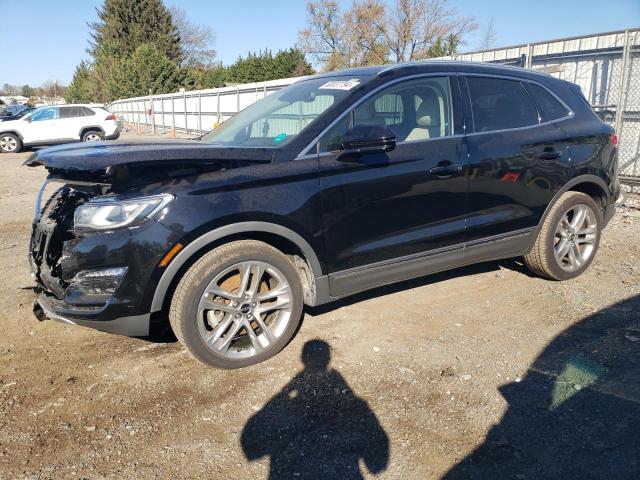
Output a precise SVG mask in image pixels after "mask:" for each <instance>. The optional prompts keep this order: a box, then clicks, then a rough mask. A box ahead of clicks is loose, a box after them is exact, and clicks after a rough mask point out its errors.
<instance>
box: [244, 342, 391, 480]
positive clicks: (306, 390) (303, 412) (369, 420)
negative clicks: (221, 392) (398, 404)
mask: <svg viewBox="0 0 640 480" xmlns="http://www.w3.org/2000/svg"><path fill="white" fill-rule="evenodd" d="M330 359H331V354H330V348H329V345H328V344H327V343H326V342H323V341H321V340H311V341H308V342H307V343H306V344H305V345H304V348H303V351H302V361H303V363H304V369H303V370H302V371H301V372H299V373H298V374H297V375H296V376H295V377H294V378H293V379H292V380H291V381H290V382H289V383H288V384H287V385H286V386H285V387H284V388H283V389H282V390H281V391H280V392H279V393H278V394H277V395H276V396H274V397H273V398H272V399H271V400H269V402H268V403H267V404H266V405H265V406H264V407H263V408H262V409H261V410H260V411H259V412H258V413H256V414H255V415H254V416H253V417H251V418H250V419H249V420H248V422H247V424H246V425H245V427H244V430H243V431H242V437H241V443H242V448H243V450H244V454H245V456H246V458H247V459H248V460H256V459H259V458H262V457H269V458H270V469H269V480H279V479H293V478H300V479H309V478H313V479H318V478H322V479H324V480H331V479H336V480H337V479H341V480H351V479H361V478H363V477H362V473H361V471H360V468H361V467H360V463H361V462H362V463H363V465H364V467H363V468H366V469H367V470H368V471H369V472H371V473H374V474H377V473H380V472H382V471H384V470H386V468H387V464H388V462H389V438H388V437H387V434H386V433H385V431H384V429H383V428H382V427H381V425H380V423H379V422H378V419H377V418H376V415H375V414H374V413H373V411H372V410H371V409H370V408H369V406H368V404H367V402H365V401H364V400H362V399H361V398H358V396H357V395H356V394H355V392H354V391H353V390H352V389H351V387H350V386H349V384H348V383H347V382H346V380H345V379H344V378H343V377H342V375H340V373H339V372H338V371H337V370H334V369H332V368H329V362H330Z"/></svg>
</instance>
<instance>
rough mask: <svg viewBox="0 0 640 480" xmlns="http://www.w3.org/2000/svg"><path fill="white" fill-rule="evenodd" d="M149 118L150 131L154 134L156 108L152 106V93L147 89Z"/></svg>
mask: <svg viewBox="0 0 640 480" xmlns="http://www.w3.org/2000/svg"><path fill="white" fill-rule="evenodd" d="M149 118H150V120H151V133H152V134H153V135H155V134H156V109H155V108H154V106H153V95H152V94H151V89H149Z"/></svg>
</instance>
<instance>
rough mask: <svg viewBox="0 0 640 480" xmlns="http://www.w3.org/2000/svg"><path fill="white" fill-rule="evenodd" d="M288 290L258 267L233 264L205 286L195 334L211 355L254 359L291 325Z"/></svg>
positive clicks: (275, 273)
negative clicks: (253, 357) (252, 357)
mask: <svg viewBox="0 0 640 480" xmlns="http://www.w3.org/2000/svg"><path fill="white" fill-rule="evenodd" d="M291 296H292V294H291V286H290V285H289V283H288V282H287V280H286V278H285V276H284V275H283V274H282V272H280V271H279V270H278V269H277V268H276V267H274V266H273V265H270V264H269V263H266V262H261V261H253V260H252V261H245V262H241V263H237V264H234V265H232V266H230V267H228V268H226V269H225V270H223V271H222V272H221V273H219V274H217V275H216V276H215V278H214V279H213V280H212V281H211V282H210V283H209V285H208V286H207V288H206V289H205V291H204V292H203V294H202V296H201V298H200V302H199V305H198V311H197V318H196V322H197V327H198V333H199V334H200V337H201V339H202V340H203V341H204V343H205V344H206V346H207V347H208V348H209V349H210V350H211V351H212V352H213V353H215V354H217V355H221V356H224V357H226V358H230V359H240V358H247V357H251V356H254V355H257V354H259V353H261V352H263V351H264V350H266V349H268V348H269V347H270V346H271V345H273V344H274V343H275V342H276V341H277V340H278V338H279V337H280V336H281V335H282V334H283V333H284V331H285V330H286V328H287V325H288V324H289V322H290V320H291V307H292V304H291Z"/></svg>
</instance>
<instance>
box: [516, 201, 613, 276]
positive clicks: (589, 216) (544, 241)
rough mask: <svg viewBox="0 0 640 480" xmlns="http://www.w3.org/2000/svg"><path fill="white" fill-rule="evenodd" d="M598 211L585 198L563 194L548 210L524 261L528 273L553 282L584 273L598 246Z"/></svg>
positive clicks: (600, 225) (596, 206) (600, 213)
mask: <svg viewBox="0 0 640 480" xmlns="http://www.w3.org/2000/svg"><path fill="white" fill-rule="evenodd" d="M601 230H602V209H600V208H599V207H598V205H597V204H596V202H595V201H594V200H593V198H591V197H590V196H589V195H586V194H584V193H581V192H567V193H565V194H563V195H562V196H561V197H560V198H559V199H558V201H557V202H556V204H555V205H554V206H553V207H551V210H550V211H549V214H548V215H547V218H546V219H545V220H544V222H543V224H542V227H541V228H540V231H539V232H538V237H537V238H536V242H535V244H534V245H533V248H532V249H531V251H530V252H529V253H528V254H527V255H525V257H524V261H525V264H526V265H527V267H528V268H529V270H531V271H532V272H533V273H535V274H537V275H540V276H542V277H546V278H551V279H553V280H569V279H571V278H575V277H577V276H578V275H580V274H581V273H582V272H584V271H585V270H586V269H587V267H588V266H589V265H590V264H591V262H592V261H593V258H594V257H595V255H596V252H597V251H598V245H599V244H600V232H601Z"/></svg>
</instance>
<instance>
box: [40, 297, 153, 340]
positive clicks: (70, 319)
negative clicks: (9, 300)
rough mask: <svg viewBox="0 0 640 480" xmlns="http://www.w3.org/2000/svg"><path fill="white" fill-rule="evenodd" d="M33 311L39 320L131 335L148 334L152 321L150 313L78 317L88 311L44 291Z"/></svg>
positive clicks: (143, 335) (142, 335)
mask: <svg viewBox="0 0 640 480" xmlns="http://www.w3.org/2000/svg"><path fill="white" fill-rule="evenodd" d="M33 313H34V314H35V316H36V317H37V318H38V320H45V319H50V320H56V321H58V322H63V323H71V324H73V325H79V326H81V327H88V328H93V329H96V330H100V331H102V332H109V333H117V334H120V335H126V336H129V337H146V336H148V335H149V331H150V323H151V315H149V314H144V315H136V316H131V317H119V318H114V319H113V320H88V319H87V318H77V317H76V315H84V316H85V317H86V312H84V311H78V310H72V309H70V308H68V306H66V305H65V304H64V303H63V302H60V301H59V300H57V299H54V298H52V297H50V296H48V295H46V294H44V293H41V294H40V295H38V297H37V298H36V301H35V303H34V305H33Z"/></svg>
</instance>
